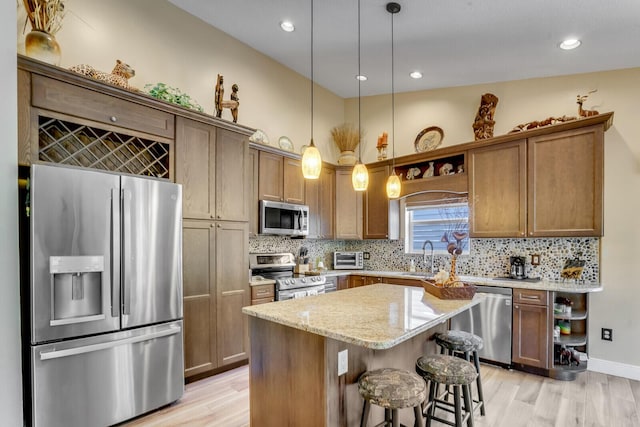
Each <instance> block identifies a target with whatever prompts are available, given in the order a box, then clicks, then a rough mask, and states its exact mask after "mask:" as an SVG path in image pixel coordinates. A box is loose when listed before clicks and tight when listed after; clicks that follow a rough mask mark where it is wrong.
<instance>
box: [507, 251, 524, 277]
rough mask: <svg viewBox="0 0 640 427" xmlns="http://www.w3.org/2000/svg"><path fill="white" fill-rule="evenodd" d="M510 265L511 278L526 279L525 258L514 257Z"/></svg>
mask: <svg viewBox="0 0 640 427" xmlns="http://www.w3.org/2000/svg"><path fill="white" fill-rule="evenodd" d="M509 264H510V265H511V269H510V270H509V271H510V276H511V278H512V279H524V278H526V276H525V275H524V257H523V256H512V257H509Z"/></svg>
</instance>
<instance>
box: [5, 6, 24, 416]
mask: <svg viewBox="0 0 640 427" xmlns="http://www.w3.org/2000/svg"><path fill="white" fill-rule="evenodd" d="M14 7H15V6H14V4H13V2H8V1H7V2H2V3H0V75H1V76H2V78H3V83H2V88H3V95H2V96H3V100H2V103H0V129H1V131H0V134H1V135H2V137H1V138H0V153H2V155H0V236H2V239H0V277H1V279H0V343H2V345H0V378H2V386H1V387H0V414H2V415H1V416H2V421H0V424H2V425H7V426H20V425H22V375H21V370H20V369H21V368H20V366H21V364H20V282H19V278H18V209H17V202H18V185H17V184H18V166H17V163H16V159H17V156H18V150H17V148H18V147H17V141H18V137H17V102H16V96H17V87H16V45H15V43H14V39H13V25H14V22H15V13H16V12H15V9H14Z"/></svg>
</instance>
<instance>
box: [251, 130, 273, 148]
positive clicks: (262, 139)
mask: <svg viewBox="0 0 640 427" xmlns="http://www.w3.org/2000/svg"><path fill="white" fill-rule="evenodd" d="M249 141H251V142H259V143H260V144H267V145H268V144H269V137H268V136H267V134H266V133H264V131H262V130H260V129H256V131H255V132H254V133H253V135H251V136H250V137H249Z"/></svg>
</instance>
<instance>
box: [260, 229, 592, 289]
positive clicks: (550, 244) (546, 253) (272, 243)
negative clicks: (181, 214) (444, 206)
mask: <svg viewBox="0 0 640 427" xmlns="http://www.w3.org/2000/svg"><path fill="white" fill-rule="evenodd" d="M301 246H304V247H306V248H308V249H309V256H310V257H311V259H312V260H313V261H317V260H318V259H320V260H322V261H323V262H324V265H325V266H327V267H328V268H331V267H332V264H333V252H334V251H340V250H347V251H348V250H354V251H365V252H369V254H370V259H369V260H365V265H364V268H365V269H366V270H382V271H406V270H408V269H409V264H410V262H411V259H413V260H414V262H415V264H416V269H417V270H418V271H425V270H427V269H428V268H429V267H430V260H429V259H428V257H427V265H424V263H423V260H422V256H421V255H409V254H405V253H404V241H403V240H315V239H290V238H288V237H280V236H258V237H255V238H251V239H249V250H250V251H251V252H280V251H282V252H292V253H294V254H296V253H297V252H298V249H299V248H300V247H301ZM532 254H538V255H540V265H538V266H532V265H531V255H532ZM578 254H580V258H581V259H583V260H584V261H585V266H584V270H583V272H582V279H585V280H590V281H592V282H597V281H599V278H600V266H599V259H600V239H598V238H595V237H571V238H536V239H471V245H470V253H469V255H464V256H459V257H458V262H457V271H458V274H461V275H470V276H486V277H494V276H505V275H507V274H508V272H509V257H510V256H512V255H519V256H524V257H525V260H526V268H525V272H526V274H527V276H529V277H542V278H544V279H559V278H560V271H561V270H562V267H563V265H564V263H565V261H566V260H567V259H570V258H575V257H576V256H578ZM434 268H435V269H436V270H438V269H444V270H447V271H448V270H449V268H450V257H449V256H448V255H436V256H435V259H434Z"/></svg>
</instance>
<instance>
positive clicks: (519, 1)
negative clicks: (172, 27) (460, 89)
mask: <svg viewBox="0 0 640 427" xmlns="http://www.w3.org/2000/svg"><path fill="white" fill-rule="evenodd" d="M169 1H170V2H171V3H173V4H175V5H176V6H178V7H180V8H181V9H184V10H185V11H187V12H189V13H191V14H192V15H195V16H197V17H199V18H200V19H202V20H203V21H205V22H207V23H209V24H211V25H212V26H214V27H216V28H218V29H220V30H222V31H224V32H225V33H227V34H229V35H231V36H232V37H234V38H235V39H238V40H240V41H242V42H244V43H245V44H247V45H249V46H251V47H252V48H254V49H256V50H258V51H260V52H262V53H264V54H265V55H267V56H269V57H271V58H273V59H274V60H276V61H278V62H279V63H281V64H283V65H285V66H287V67H289V68H291V69H293V70H295V71H296V72H298V73H300V74H302V75H304V76H307V77H309V76H310V70H311V57H310V44H311V26H310V23H311V0H226V1H224V0H213V1H211V0H169ZM398 3H400V5H401V6H402V10H401V11H400V12H399V13H398V14H396V15H394V18H393V19H394V24H393V25H394V39H395V42H394V57H395V60H394V63H395V70H394V73H395V78H394V83H395V89H394V90H395V91H396V92H408V91H416V90H423V89H433V88H441V87H450V86H462V85H469V84H478V83H490V82H500V81H508V80H518V79H526V78H533V77H544V76H556V75H563V74H577V73H584V72H591V71H603V70H613V69H621V68H629V67H638V66H640V0H484V1H482V0H400V1H399V2H398ZM386 4H387V0H361V6H360V7H361V70H362V74H364V75H366V76H367V77H368V80H367V81H366V82H363V83H362V86H361V91H362V95H363V96H366V95H375V94H382V93H390V92H391V14H390V13H388V12H387V11H386V7H385V6H386ZM357 5H358V2H357V0H316V1H315V2H314V19H313V26H314V31H313V39H314V70H313V71H314V76H313V77H314V80H315V81H316V82H317V83H318V84H320V85H321V86H323V87H325V88H327V89H329V90H330V91H332V92H334V93H335V94H337V95H339V96H341V97H345V98H347V97H354V96H357V95H358V83H357V81H356V80H355V75H356V74H357V70H358V61H357V53H358V50H357V46H358V45H357V36H358V33H357V22H358V21H357V18H358V13H357ZM285 19H287V20H290V21H292V22H293V23H294V25H295V26H296V30H295V31H294V32H293V33H285V32H284V31H282V30H281V29H280V26H279V24H280V22H281V21H282V20H285ZM565 38H578V39H580V40H582V46H580V47H579V48H577V49H575V50H572V51H563V50H561V49H559V48H558V44H559V43H560V41H562V40H563V39H565ZM414 70H419V71H421V72H422V73H423V76H424V77H423V78H422V79H420V80H414V79H412V78H410V77H409V73H410V72H411V71H414Z"/></svg>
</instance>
